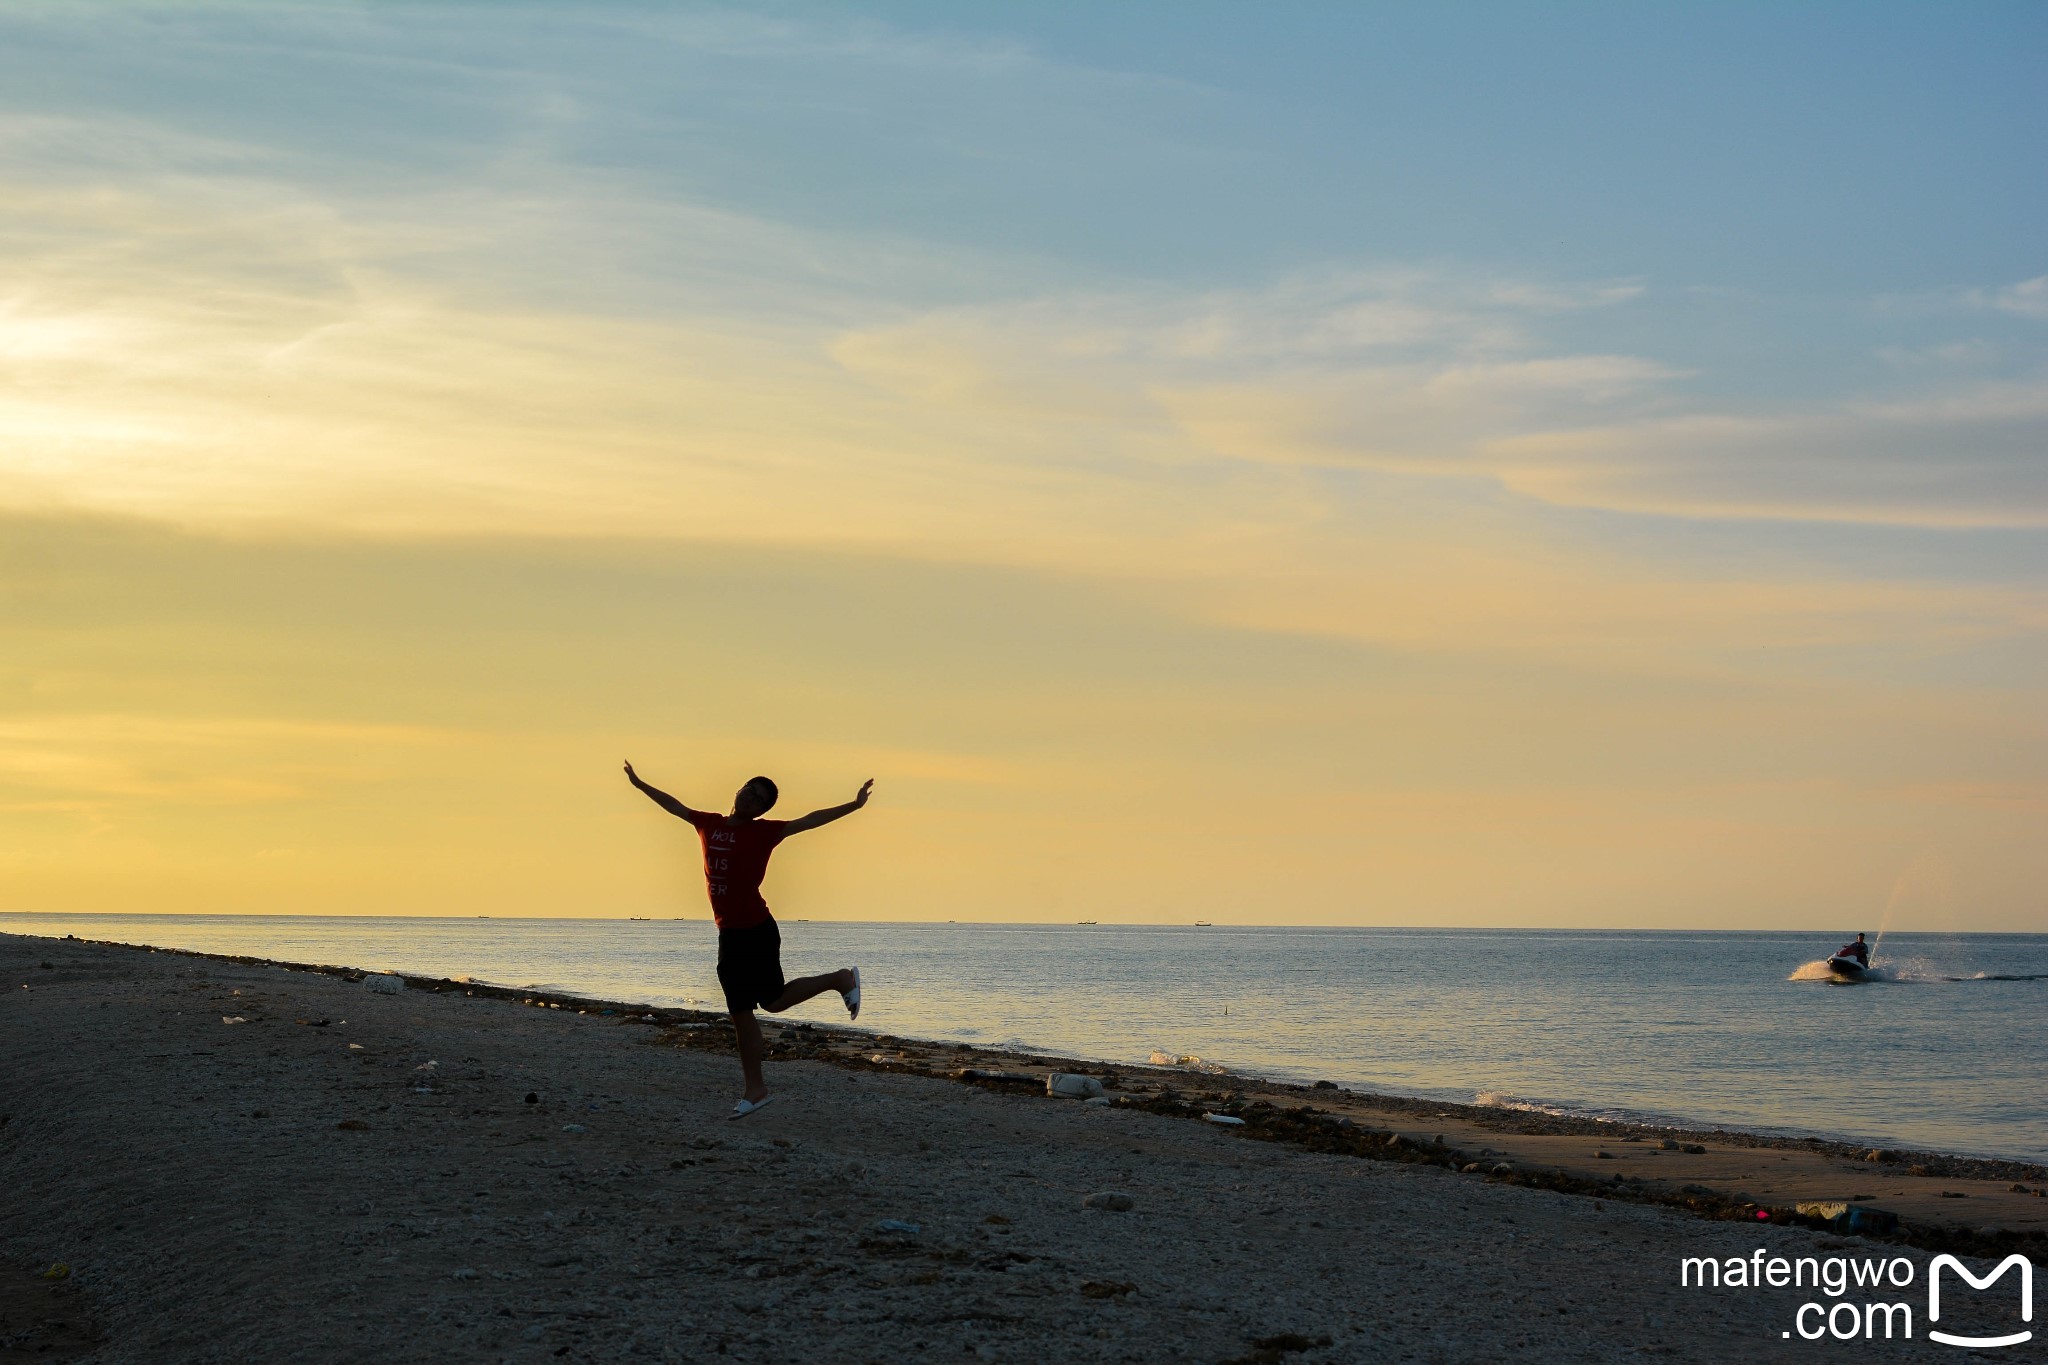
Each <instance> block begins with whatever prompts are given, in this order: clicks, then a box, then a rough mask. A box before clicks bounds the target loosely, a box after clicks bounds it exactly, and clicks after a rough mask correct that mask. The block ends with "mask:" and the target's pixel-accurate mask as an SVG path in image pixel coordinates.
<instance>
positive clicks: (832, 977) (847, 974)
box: [754, 967, 853, 1038]
mask: <svg viewBox="0 0 2048 1365" xmlns="http://www.w3.org/2000/svg"><path fill="white" fill-rule="evenodd" d="M852 989H853V968H851V967H841V968H840V969H839V970H838V971H836V972H826V973H824V974H823V975H821V976H800V977H798V978H797V979H796V980H794V981H792V982H790V983H789V984H787V985H785V986H784V987H783V988H782V994H780V995H778V996H776V997H775V999H774V1000H773V1001H772V1002H771V1003H769V1004H766V1005H763V1006H762V1007H761V1008H763V1009H765V1010H767V1011H768V1012H769V1013H770V1014H780V1013H782V1012H783V1011H784V1010H786V1009H790V1008H792V1007H794V1006H797V1005H801V1004H803V1002H804V1001H806V1000H808V999H810V998H811V997H812V996H814V995H823V994H824V993H825V992H826V991H838V992H839V993H840V994H842V995H844V994H845V993H846V992H847V991H850V990H852ZM760 1027H761V1026H760V1025H759V1024H756V1025H755V1026H754V1036H755V1037H757V1038H758V1037H760Z"/></svg>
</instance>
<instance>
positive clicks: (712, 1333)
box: [0, 936, 2048, 1362]
mask: <svg viewBox="0 0 2048 1365" xmlns="http://www.w3.org/2000/svg"><path fill="white" fill-rule="evenodd" d="M0 972H4V976H0V984H4V986H5V988H6V990H5V1000H6V1003H5V1006H4V1012H0V1075H4V1076H5V1078H6V1083H5V1086H4V1098H0V1115H4V1118H0V1176H4V1178H5V1180H6V1183H7V1188H8V1196H7V1198H6V1199H5V1201H0V1263H4V1266H5V1270H6V1277H7V1278H6V1287H5V1289H4V1291H0V1361H12V1360H67V1359H90V1360H95V1361H109V1362H112V1361H153V1362H163V1361H272V1360H308V1361H328V1360H332V1361H343V1360H349V1361H354V1360H412V1359H426V1358H430V1357H431V1358H434V1359H438V1360H453V1361H471V1360H474V1361H502V1360H510V1361H536V1362H538V1361H544V1360H555V1359H561V1360H576V1361H609V1360H677V1361H681V1360H703V1359H713V1358H722V1359H731V1360H760V1361H768V1360H783V1359H789V1358H792V1357H796V1356H804V1355H816V1356H818V1357H820V1358H824V1359H831V1360H849V1361H851V1360H862V1361H865V1360H875V1361H883V1360H897V1359H923V1358H930V1359H970V1360H972V1359H983V1360H1014V1361H1028V1360H1075V1361H1098V1360H1099V1361H1125V1360H1130V1361H1151V1360H1162V1361H1163V1360H1201V1361H1236V1360H1255V1361H1266V1360H1290V1361H1303V1362H1317V1361H1335V1360H1372V1359H1408V1360H1444V1361H1454V1360H1475V1359H1477V1360H1485V1359H1507V1358H1538V1359H1564V1360H1610V1359H1615V1360H1619V1359H1635V1358H1640V1357H1644V1356H1654V1357H1656V1358H1660V1359H1679V1360H1725V1359H1733V1358H1736V1357H1738V1356H1740V1357H1742V1358H1745V1359H1747V1358H1757V1357H1761V1358H1766V1359H1768V1358H1775V1357H1777V1356H1779V1355H1783V1356H1784V1357H1786V1358H1794V1357H1798V1356H1803V1355H1808V1354H1810V1353H1811V1352H1812V1351H1813V1350H1815V1349H1819V1348H1820V1344H1819V1343H1815V1342H1809V1341H1802V1340H1800V1339H1799V1338H1798V1337H1797V1336H1796V1335H1789V1333H1791V1331H1792V1328H1793V1326H1794V1323H1795V1313H1796V1312H1797V1310H1798V1309H1799V1308H1800V1305H1801V1304H1802V1303H1805V1302H1809V1301H1816V1302H1818V1303H1820V1304H1821V1305H1822V1307H1823V1308H1826V1307H1828V1306H1831V1305H1833V1304H1835V1303H1836V1302H1837V1300H1836V1299H1835V1298H1832V1297H1830V1296H1827V1295H1825V1294H1822V1293H1819V1292H1817V1291H1816V1290H1815V1289H1813V1288H1812V1287H1806V1288H1792V1287H1785V1288H1772V1287H1756V1288H1750V1287H1743V1288H1736V1287H1728V1286H1724V1287H1722V1288H1719V1289H1713V1288H1704V1289H1703V1288H1699V1287H1681V1285H1680V1261H1681V1259H1682V1258H1685V1257H1712V1258H1716V1259H1717V1260H1721V1259H1725V1258H1730V1257H1749V1256H1751V1255H1752V1254H1753V1253H1756V1252H1757V1251H1758V1249H1759V1248H1761V1249H1763V1251H1764V1253H1765V1254H1767V1255H1770V1256H1784V1257H1787V1258H1797V1257H1811V1258H1815V1259H1816V1260H1820V1259H1825V1258H1828V1257H1838V1258H1858V1257H1875V1258H1879V1259H1885V1260H1891V1259H1894V1258H1902V1259H1903V1261H1904V1262H1905V1263H1906V1266H1905V1267H1902V1271H1903V1270H1905V1269H1910V1273H1911V1274H1912V1275H1913V1277H1914V1278H1913V1280H1912V1285H1913V1287H1912V1288H1908V1289H1899V1290H1892V1291H1888V1297H1890V1298H1892V1299H1894V1300H1898V1301H1903V1302H1906V1303H1908V1304H1910V1305H1912V1307H1913V1311H1914V1313H1915V1314H1916V1315H1919V1314H1921V1313H1922V1312H1923V1310H1924V1308H1925V1288H1924V1286H1925V1269H1926V1264H1927V1261H1928V1259H1929V1257H1930V1256H1931V1255H1932V1254H1934V1252H1936V1251H1938V1250H1941V1249H1944V1248H1947V1249H1952V1250H1955V1251H1957V1252H1959V1253H1962V1254H1964V1255H1965V1256H1966V1257H1970V1258H1972V1259H1971V1260H1970V1264H1972V1265H1976V1266H1977V1267H1978V1268H1979V1269H1980V1271H1981V1270H1982V1269H1986V1268H1988V1267H1989V1265H1990V1264H1991V1261H1990V1260H1988V1259H1986V1260H1983V1261H1981V1262H1980V1261H1978V1260H1977V1259H1974V1258H1977V1257H1990V1256H1993V1255H2000V1254H2004V1252H2005V1251H2006V1250H2008V1249H2010V1248H2014V1247H2018V1248H2020V1249H2023V1250H2026V1251H2028V1252H2029V1253H2030V1254H2031V1255H2032V1257H2033V1259H2034V1260H2035V1261H2037V1262H2038V1261H2039V1260H2040V1259H2041V1253H2040V1248H2041V1246H2042V1242H2041V1234H2042V1229H2043V1223H2044V1219H2043V1214H2044V1213H2048V1199H2042V1198H2039V1197H2037V1196H2036V1195H2035V1194H2034V1193H2033V1190H2034V1189H2036V1188H2038V1187H2039V1185H2040V1184H2041V1183H2042V1182H2043V1178H2044V1175H2048V1173H2044V1172H2042V1171H2041V1170H2039V1169H2038V1168H2035V1167H2027V1166H2020V1165H2017V1164H2012V1163H1997V1162H1987V1161H1971V1160H1965V1159H1961V1158H1950V1157H1942V1156H1939V1155H1938V1154H1930V1153H1877V1154H1875V1156H1876V1159H1872V1156H1873V1154H1872V1153H1869V1152H1865V1151H1857V1150H1855V1149H1851V1148H1846V1147H1842V1146H1839V1145H1836V1144H1829V1143H1824V1142H1807V1141H1799V1140H1792V1139H1782V1138H1762V1137H1756V1136H1751V1135H1741V1134H1728V1133H1707V1134H1674V1133H1671V1132H1668V1131H1665V1130H1654V1131H1653V1130H1633V1129H1629V1128H1626V1127H1622V1126H1617V1125H1594V1124H1589V1123H1586V1122H1584V1121H1568V1120H1560V1119H1548V1118H1544V1117H1542V1116H1535V1115H1528V1114H1519V1113H1512V1112H1505V1111H1488V1110H1475V1109H1467V1108H1461V1107H1455V1106H1443V1105H1437V1104H1434V1103H1429V1102H1419V1101H1403V1100H1399V1099H1396V1098H1390V1097H1377V1096H1359V1095H1354V1094H1351V1093H1349V1092H1341V1091H1334V1090H1328V1089H1321V1090H1318V1089H1311V1088H1297V1087H1286V1086H1273V1085H1262V1084H1257V1083H1254V1082H1252V1081H1249V1080H1247V1079H1245V1078H1241V1077H1216V1076H1204V1075H1190V1074H1186V1073H1181V1072H1176V1071H1174V1070H1172V1069H1169V1068H1157V1069H1153V1068H1133V1067H1116V1068H1109V1067H1103V1066H1100V1065H1092V1066H1075V1067H1073V1068H1072V1069H1074V1070H1079V1071H1085V1072H1088V1073H1090V1074H1092V1075H1094V1076H1095V1077H1096V1078H1097V1079H1098V1080H1100V1081H1101V1082H1102V1083H1103V1085H1104V1087H1105V1093H1104V1099H1105V1100H1106V1101H1107V1102H1106V1103H1100V1104H1090V1103H1083V1102H1080V1101H1077V1100H1070V1099H1054V1098H1049V1097H1048V1096H1047V1095H1046V1094H1045V1093H1044V1085H1043V1081H1042V1079H1041V1077H1042V1074H1043V1073H1044V1072H1046V1071H1048V1070H1055V1069H1065V1068H1062V1067H1061V1066H1060V1064H1059V1063H1058V1061H1057V1059H1042V1058H1024V1057H1016V1056H998V1055H992V1054H986V1053H978V1052H975V1051H973V1050H971V1049H966V1048H959V1047H953V1046H950V1045H945V1044H935V1043H916V1042H911V1041H909V1040H900V1039H889V1038H878V1037H873V1036H868V1035H861V1034H856V1033H852V1032H850V1031H842V1030H834V1029H827V1028H819V1027H815V1026H813V1027H801V1026H798V1027H786V1028H772V1029H771V1040H772V1042H773V1044H774V1051H775V1053H776V1056H775V1058H774V1059H772V1060H771V1063H770V1082H771V1084H772V1085H773V1086H774V1087H775V1089H776V1092H777V1098H776V1101H775V1103H774V1104H773V1105H771V1106H770V1107H769V1108H768V1109H766V1110H764V1111H763V1112H762V1113H760V1114H758V1115H755V1116H753V1117H751V1118H749V1119H747V1120H745V1121H744V1122H739V1123H734V1122H729V1121H727V1120H726V1118H725V1114H726V1111H727V1110H728V1108H729V1107H730V1105H731V1101H732V1098H733V1094H734V1091H735V1079H736V1077H735V1070H736V1068H735V1065H734V1062H733V1059H732V1057H731V1055H730V1041H729V1038H730V1035H729V1030H726V1029H724V1028H722V1027H720V1026H718V1025H717V1024H716V1023H714V1022H711V1021H709V1019H708V1017H705V1016H691V1015H687V1014H683V1013H680V1012H676V1011H655V1012H651V1015H650V1012H647V1011H638V1010H633V1011H629V1010H627V1009H626V1008H625V1007H624V1006H623V1005H622V1004H609V1005H606V1004H592V1003H589V1002H581V1003H579V1002H576V1001H573V1000H570V1001H564V1000H561V999H559V998H557V999H555V1000H552V1001H550V1000H547V999H536V998H535V997H533V996H531V995H526V996H521V995H519V994H518V993H516V992H503V991H491V990H483V989H481V988H477V987H474V986H465V985H463V984H460V983H455V982H450V981H429V980H424V979H418V978H414V979H412V980H410V981H408V982H405V983H404V984H403V985H402V986H401V988H400V989H399V990H398V991H397V992H396V993H393V994H383V993H379V992H377V991H375V990H373V989H371V988H370V987H369V986H368V985H366V983H365V982H364V981H363V980H361V979H359V974H352V973H348V972H345V971H336V970H327V971H313V970H303V969H293V968H288V967H286V966H282V965H278V964H266V963H260V962H254V961H234V960H224V959H218V958H207V957H202V956H199V955H196V954H185V953H175V952H170V951H151V950H147V949H137V948H129V947H121V946H116V945H103V944H91V943H81V942H66V941H56V940H49V939H36V938H24V937H12V936H6V937H0ZM528 1002H531V1003H528ZM230 1020H232V1021H238V1022H228V1021H230ZM962 1072H980V1073H986V1072H1009V1073H1012V1074H1014V1075H1021V1076H1028V1077H1031V1078H1032V1079H1030V1080H1005V1079H991V1078H988V1077H986V1076H982V1077H979V1078H976V1077H969V1078H967V1079H962V1078H961V1075H960V1073H962ZM1210 1114H1215V1115H1218V1116H1220V1117H1225V1118H1233V1117H1234V1118H1238V1119H1240V1120H1241V1122H1239V1123H1236V1124H1220V1123H1217V1122H1214V1121H1212V1120H1211V1119H1209V1118H1207V1117H1205V1115H1210ZM1396 1139H1398V1140H1396ZM1666 1144H1672V1145H1666ZM1690 1147H1699V1148H1702V1149H1703V1150H1700V1151H1688V1150H1686V1149H1687V1148H1690ZM1602 1153H1605V1155H1602ZM2013 1186H2020V1187H2022V1188H2021V1189H2018V1190H2015V1189H2013V1188H2012V1187H2013ZM1858 1196H1863V1198H1860V1199H1859V1198H1858ZM1813 1201H1841V1202H1844V1203H1849V1202H1854V1203H1855V1205H1856V1206H1857V1207H1865V1208H1870V1209H1875V1210H1880V1211H1882V1212H1885V1213H1889V1214H1892V1215H1895V1216H1896V1217H1897V1218H1898V1219H1899V1220H1900V1224H1899V1228H1898V1230H1897V1231H1895V1232H1893V1233H1892V1234H1891V1235H1889V1236H1888V1237H1883V1238H1872V1237H1864V1236H1847V1235H1839V1234H1837V1233H1835V1232H1833V1231H1830V1230H1827V1229H1826V1228H1823V1227H1814V1226H1805V1225H1802V1224H1803V1222H1805V1221H1814V1220H1811V1219H1805V1220H1802V1219H1801V1218H1799V1217H1797V1216H1795V1214H1794V1211H1793V1210H1794V1206H1796V1204H1797V1203H1800V1202H1808V1203H1811V1202H1813ZM1759 1212H1761V1213H1763V1215H1764V1219H1763V1220H1759V1219H1758V1217H1757V1215H1758V1213H1759ZM53 1267H62V1268H64V1269H63V1270H62V1271H61V1272H60V1275H59V1276H58V1277H49V1278H46V1277H45V1272H48V1271H50V1270H51V1269H52V1268H53ZM2008 1283H2009V1281H2008ZM1849 1297H1850V1298H1852V1299H1854V1298H1857V1291H1854V1290H1852V1291H1850V1295H1849ZM1863 1297H1866V1298H1867V1297H1868V1295H1867V1294H1866V1295H1863ZM1994 1297H1997V1296H1992V1295H1977V1296H1967V1295H1966V1296H1962V1297H1961V1298H1960V1300H1957V1301H1954V1303H1953V1306H1952V1307H1951V1308H1950V1309H1949V1310H1948V1312H1947V1314H1946V1316H1945V1317H1944V1319H1943V1321H1942V1324H1941V1325H1942V1326H1943V1327H1946V1328H1950V1329H1951V1330H1958V1331H1967V1330H1969V1325H1970V1324H1971V1323H1972V1322H1973V1321H1976V1320H1978V1319H1980V1318H1981V1319H1982V1320H1983V1322H1985V1323H1987V1324H1993V1325H1996V1324H1997V1323H1998V1322H2002V1321H2003V1320H2004V1319H2005V1318H2010V1317H2011V1316H2012V1312H2011V1309H2012V1306H2011V1304H2009V1303H2006V1302H2004V1301H2003V1299H2004V1298H2010V1297H2011V1296H2010V1294H2006V1295H2004V1296H2003V1297H2002V1298H1999V1301H1998V1302H1993V1299H1994ZM1973 1315H1974V1316H1973ZM1915 1328H1916V1330H1915V1334H1914V1337H1913V1339H1912V1340H1910V1341H1905V1340H1891V1341H1884V1340H1876V1341H1867V1342H1862V1343H1860V1344H1859V1346H1858V1347H1857V1349H1859V1350H1865V1351H1878V1352H1882V1353H1884V1354H1885V1355H1893V1354H1903V1355H1914V1354H1919V1355H1937V1356H1938V1355H1944V1354H1947V1355H1953V1353H1954V1352H1953V1348H1950V1347H1944V1346H1940V1345H1936V1344H1933V1343H1930V1342H1928V1341H1927V1340H1926V1337H1925V1330H1926V1324H1925V1323H1924V1321H1922V1320H1919V1319H1918V1318H1917V1317H1916V1321H1915ZM2040 1346H2041V1343H2040V1342H2039V1341H2036V1342H2034V1343H2031V1344H2029V1345H2027V1346H2024V1347H2020V1348H2017V1349H2013V1350H2007V1351H2004V1352H2001V1353H2000V1357H2001V1358H2004V1359H2025V1358H2040V1356H2039V1354H2038V1352H2039V1349H2040ZM2030 1352H2033V1353H2036V1354H2031V1355H2030V1354H2029V1353H2030Z"/></svg>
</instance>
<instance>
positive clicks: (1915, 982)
mask: <svg viewBox="0 0 2048 1365" xmlns="http://www.w3.org/2000/svg"><path fill="white" fill-rule="evenodd" d="M1785 979H1786V980H1787V981H1827V982H1833V983H1835V984H1837V985H1844V986H1851V985H1853V986H1862V985H1869V984H1872V983H1876V982H1888V983H1891V984H1893V985H1907V986H1953V985H1962V984H1965V983H1969V982H1976V981H2048V972H1972V973H1971V974H1970V975H1968V976H1952V975H1950V974H1949V973H1947V972H1943V971H1939V970H1937V969H1935V968H1934V967H1933V966H1932V965H1931V964H1929V963H1926V962H1923V961H1918V960H1915V961H1911V962H1875V963H1872V964H1871V966H1870V970H1869V971H1867V972H1865V973H1864V974H1863V975H1862V976H1860V977H1857V978H1856V979H1855V980H1854V981H1848V980H1845V979H1843V978H1842V977H1838V976H1836V975H1835V974H1834V972H1833V971H1832V970H1831V969H1830V968H1829V967H1828V960H1827V959H1826V958H1820V959H1817V960H1816V961H1813V962H1808V963H1805V964H1803V965H1801V966H1800V967H1799V969H1798V970H1797V971H1795V972H1793V973H1792V975H1790V976H1788V977H1786V978H1785Z"/></svg>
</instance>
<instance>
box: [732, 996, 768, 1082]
mask: <svg viewBox="0 0 2048 1365" xmlns="http://www.w3.org/2000/svg"><path fill="white" fill-rule="evenodd" d="M732 1031H733V1032H734V1033H735V1034H737V1035H738V1037H739V1044H740V1071H741V1072H742V1073H743V1074H744V1075H745V1076H746V1081H747V1088H746V1090H745V1091H744V1092H743V1094H744V1097H745V1099H746V1101H747V1103H749V1104H759V1103H760V1102H761V1101H762V1100H765V1099H767V1098H768V1082H767V1081H766V1080H764V1079H763V1078H762V1076H761V1058H762V1057H763V1056H764V1055H765V1054H766V1053H767V1051H768V1045H767V1043H766V1042H764V1041H763V1040H762V1038H761V1021H760V1020H759V1019H756V1018H755V1017H754V1012H753V1011H752V1010H734V1011H733V1012H732Z"/></svg>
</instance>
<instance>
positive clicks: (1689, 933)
mask: <svg viewBox="0 0 2048 1365" xmlns="http://www.w3.org/2000/svg"><path fill="white" fill-rule="evenodd" d="M775 918H776V920H777V922H779V923H782V924H831V925H842V926H844V925H871V926H876V927H896V926H903V927H909V926H919V927H928V928H991V929H1081V928H1101V929H1230V930H1255V931H1266V932H1275V933H1322V932H1339V933H1404V934H1406V933H1430V934H1630V935H1651V934H1656V935H1670V936H1685V937H1698V936H1704V935H1726V936H1737V935H1743V936H1757V935H1763V936H1769V937H1774V938H1814V937H1820V938H1825V937H1828V936H1830V935H1836V934H1841V933H1845V932H1850V933H1853V932H1855V930H1853V929H1850V928H1846V927H1845V925H1844V924H1835V925H1818V926H1809V927H1805V928H1798V927H1795V928H1769V929H1762V928H1742V927H1739V926H1738V927H1703V926H1702V927H1691V926H1676V927H1674V926H1648V925H1643V926H1637V925H1602V924H1301V923H1294V924H1260V923H1253V922H1248V921H1233V920H1150V919H1148V920H1122V919H1103V920H1011V919H944V920H939V919H861V918H852V917H848V918H841V917H837V916H819V915H803V916H790V915H777V916H776V917H775ZM0 919H43V920H49V919H90V920H152V919H153V920H174V919H207V920H240V919H246V920H277V919H292V920H349V921H356V920H373V921H378V922H392V921H406V920H421V921H430V922H434V923H447V922H454V923H461V922H470V921H475V920H496V921H517V922H519V923H523V924H551V923H552V924H683V923H694V924H703V925H710V924H712V919H711V916H710V915H708V914H701V915H532V914H490V915H486V914H475V913H468V914H432V913H410V912H409V913H404V914H399V913H388V914H378V913H353V914H344V913H335V912H332V911H294V910H0ZM1845 923H1847V922H1845ZM1866 932H1877V933H1880V934H1882V935H1883V936H1885V937H1888V938H1889V937H1914V938H2033V937H2038V936H2039V935H2040V934H2041V932H2042V931H2041V930H2038V929H1909V928H1885V929H1880V930H1876V931H1868V930H1866Z"/></svg>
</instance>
